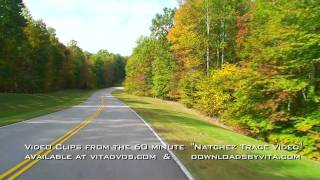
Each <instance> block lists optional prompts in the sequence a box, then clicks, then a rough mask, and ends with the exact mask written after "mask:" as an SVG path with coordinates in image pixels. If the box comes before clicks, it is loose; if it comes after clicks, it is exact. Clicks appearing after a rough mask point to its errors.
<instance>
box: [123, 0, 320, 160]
mask: <svg viewBox="0 0 320 180" xmlns="http://www.w3.org/2000/svg"><path fill="white" fill-rule="evenodd" d="M319 19H320V1H317V0H303V1H301V0H290V1H288V0H272V1H269V0H255V1H251V0H231V1H224V0H185V1H182V2H181V3H180V5H179V7H178V8H177V9H169V8H165V9H164V10H163V13H161V14H157V15H156V16H155V17H154V19H153V20H152V26H151V27H150V31H151V34H150V36H144V37H140V38H139V39H138V41H137V45H136V47H135V48H134V50H133V54H132V55H131V56H130V57H129V59H128V62H127V64H126V79H125V89H126V91H127V92H129V93H132V94H135V95H141V96H150V97H157V98H161V99H167V100H173V101H179V102H182V103H183V104H185V105H186V106H187V107H189V108H193V109H197V110H199V111H201V112H202V113H203V114H206V115H208V116H210V117H214V118H217V119H218V121H220V122H221V123H224V124H225V125H227V126H229V127H232V128H233V129H234V130H236V131H237V132H240V133H242V134H245V135H248V136H251V137H254V138H256V139H260V140H264V141H266V142H269V143H274V144H288V145H289V144H290V145H292V144H302V145H303V148H302V149H300V150H299V151H298V152H296V153H298V154H301V155H304V156H307V157H309V158H311V159H315V160H320V102H319V101H320V51H319V50H320V21H319Z"/></svg>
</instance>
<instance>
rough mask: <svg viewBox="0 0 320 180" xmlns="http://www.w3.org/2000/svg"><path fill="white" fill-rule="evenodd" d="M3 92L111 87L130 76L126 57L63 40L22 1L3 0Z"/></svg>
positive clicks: (0, 28)
mask: <svg viewBox="0 0 320 180" xmlns="http://www.w3.org/2000/svg"><path fill="white" fill-rule="evenodd" d="M0 19H1V21H0V92H19V93H39V92H51V91H57V90H63V89H87V88H88V89H92V88H102V87H109V86H111V85H113V84H115V83H119V82H121V81H122V80H123V79H124V76H125V73H124V67H125V63H126V59H127V58H126V57H123V56H121V55H119V54H113V53H110V52H108V51H107V50H100V51H98V52H97V53H96V54H91V53H89V52H87V51H83V50H82V49H81V48H80V47H79V46H78V44H77V41H75V40H71V41H70V42H69V43H68V45H67V46H65V45H64V44H63V43H61V42H59V39H58V38H57V36H56V33H55V29H53V28H51V27H48V26H47V25H46V24H45V22H44V21H43V20H35V19H33V17H32V16H31V14H30V12H29V11H28V9H27V8H26V7H25V5H24V3H23V2H22V0H10V1H1V3H0Z"/></svg>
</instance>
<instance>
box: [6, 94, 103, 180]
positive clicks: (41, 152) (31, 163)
mask: <svg viewBox="0 0 320 180" xmlns="http://www.w3.org/2000/svg"><path fill="white" fill-rule="evenodd" d="M103 106H104V99H103V97H101V103H100V106H99V108H98V109H97V110H96V111H95V112H94V113H93V114H91V115H90V116H88V117H87V118H86V119H85V120H84V121H82V122H81V123H80V124H79V125H77V126H76V127H75V128H73V129H71V130H70V131H68V132H67V133H65V134H64V135H62V136H61V137H59V138H58V139H56V140H55V141H53V142H52V143H50V144H49V145H50V146H52V147H53V148H52V149H50V150H44V149H42V150H39V151H37V152H36V153H35V154H34V155H33V156H38V155H48V154H50V153H51V152H53V151H54V150H55V149H56V145H57V144H62V143H64V142H65V141H67V140H68V139H70V138H71V137H72V136H74V135H75V134H76V133H78V132H79V131H80V130H81V129H82V128H84V127H85V126H87V125H88V124H89V123H90V122H92V121H93V120H94V119H95V118H96V117H97V116H98V115H99V114H100V113H101V112H102V111H103V109H104V108H103ZM39 161H40V160H39V159H33V160H31V159H26V160H24V161H22V162H20V163H19V164H17V165H15V166H14V167H12V168H11V169H9V170H7V171H6V172H4V173H3V174H1V175H0V179H4V178H5V177H7V176H9V175H10V174H13V173H14V172H16V171H17V170H18V169H19V168H21V167H22V166H24V165H25V166H24V167H23V168H22V169H20V170H19V171H17V172H16V173H15V174H14V175H12V176H11V177H9V178H8V179H16V178H17V177H18V176H20V175H21V174H23V173H24V172H26V171H27V170H28V169H30V168H32V167H33V166H34V165H35V164H36V163H38V162H39ZM27 163H29V164H27ZM26 164H27V165H26Z"/></svg>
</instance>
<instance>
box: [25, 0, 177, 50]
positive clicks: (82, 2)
mask: <svg viewBox="0 0 320 180" xmlns="http://www.w3.org/2000/svg"><path fill="white" fill-rule="evenodd" d="M24 2H25V3H26V5H27V7H28V8H29V9H30V11H31V14H32V15H33V16H34V18H36V19H43V20H44V21H45V22H46V24H47V25H48V26H50V27H53V28H55V29H56V31H57V36H58V37H59V39H60V41H62V42H63V43H67V42H68V41H70V40H71V39H74V40H77V41H78V42H79V46H80V47H81V48H83V49H84V50H88V51H90V52H96V51H97V50H99V49H107V50H108V51H111V52H115V53H121V54H123V55H130V54H131V50H132V48H133V47H134V46H135V41H136V40H137V38H138V37H139V36H140V35H148V34H149V27H150V25H151V19H152V18H153V17H154V15H155V14H156V13H160V12H162V9H163V8H164V7H174V6H176V5H177V2H176V0H46V1H45V0H25V1H24Z"/></svg>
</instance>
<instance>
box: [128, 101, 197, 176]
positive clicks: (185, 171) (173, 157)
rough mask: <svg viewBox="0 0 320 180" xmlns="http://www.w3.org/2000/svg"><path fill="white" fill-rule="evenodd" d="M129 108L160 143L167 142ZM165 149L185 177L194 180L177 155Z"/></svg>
mask: <svg viewBox="0 0 320 180" xmlns="http://www.w3.org/2000/svg"><path fill="white" fill-rule="evenodd" d="M129 109H130V110H131V111H132V112H133V113H134V114H136V115H137V116H138V117H139V119H140V120H141V121H142V122H143V123H144V124H145V125H146V126H147V127H148V128H149V130H150V131H151V132H152V133H153V134H154V135H155V136H156V137H157V139H158V140H159V141H160V142H161V143H162V145H164V146H166V144H167V143H165V141H164V140H162V139H161V137H160V136H159V135H158V134H157V133H156V132H155V131H154V130H153V129H152V127H151V126H150V125H149V124H148V123H147V122H146V121H145V120H144V119H143V118H142V117H141V116H140V115H139V114H138V113H137V112H136V111H134V110H133V109H132V108H131V107H129ZM167 151H168V152H169V153H170V155H171V157H172V159H173V160H174V161H175V162H176V163H177V165H178V166H179V168H180V169H181V170H182V171H183V172H184V174H185V175H186V176H187V178H188V179H189V180H194V177H193V176H192V175H191V173H190V172H189V170H188V169H187V168H186V167H185V166H184V165H183V164H182V162H181V161H180V160H179V159H178V158H177V156H176V155H175V154H174V153H173V152H172V151H171V150H170V149H167Z"/></svg>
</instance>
